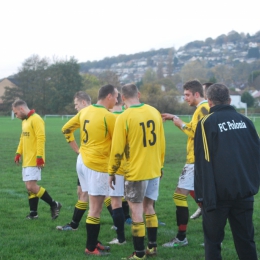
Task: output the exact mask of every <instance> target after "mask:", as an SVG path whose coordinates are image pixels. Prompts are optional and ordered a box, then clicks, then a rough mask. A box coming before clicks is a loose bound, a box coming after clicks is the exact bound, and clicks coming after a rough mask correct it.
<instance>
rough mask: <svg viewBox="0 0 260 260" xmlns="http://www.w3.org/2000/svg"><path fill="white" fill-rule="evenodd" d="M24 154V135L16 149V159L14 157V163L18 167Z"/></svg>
mask: <svg viewBox="0 0 260 260" xmlns="http://www.w3.org/2000/svg"><path fill="white" fill-rule="evenodd" d="M22 154H23V137H22V134H21V136H20V141H19V144H18V147H17V149H16V153H15V157H14V162H15V163H16V164H17V165H18V164H19V163H20V161H21V155H22Z"/></svg>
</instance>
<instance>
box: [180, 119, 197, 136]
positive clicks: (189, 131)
mask: <svg viewBox="0 0 260 260" xmlns="http://www.w3.org/2000/svg"><path fill="white" fill-rule="evenodd" d="M194 118H195V117H194V115H193V117H192V119H191V121H190V122H189V123H185V122H183V123H184V124H185V125H186V127H185V128H184V129H183V130H182V131H183V133H185V134H186V135H187V136H188V137H194V135H195V131H196V127H197V124H198V121H197V120H194Z"/></svg>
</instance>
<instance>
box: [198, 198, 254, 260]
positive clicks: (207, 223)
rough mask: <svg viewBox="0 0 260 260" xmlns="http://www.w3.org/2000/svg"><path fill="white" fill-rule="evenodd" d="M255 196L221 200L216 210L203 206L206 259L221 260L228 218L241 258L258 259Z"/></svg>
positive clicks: (247, 259)
mask: <svg viewBox="0 0 260 260" xmlns="http://www.w3.org/2000/svg"><path fill="white" fill-rule="evenodd" d="M253 205H254V201H253V197H251V198H249V199H246V200H234V201H220V202H218V203H217V208H216V210H214V211H210V212H206V211H205V209H204V208H203V207H202V216H203V223H202V225H203V231H204V244H205V260H219V259H222V257H221V242H222V241H223V239H224V235H225V231H224V229H225V226H226V223H227V219H228V221H229V225H230V228H231V231H232V235H233V239H234V244H235V248H236V251H237V254H238V257H239V259H240V260H249V259H250V260H257V254H256V246H255V241H254V226H253V220H252V217H253Z"/></svg>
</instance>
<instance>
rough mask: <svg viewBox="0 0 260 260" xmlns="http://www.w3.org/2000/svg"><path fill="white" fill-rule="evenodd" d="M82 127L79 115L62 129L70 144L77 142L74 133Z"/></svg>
mask: <svg viewBox="0 0 260 260" xmlns="http://www.w3.org/2000/svg"><path fill="white" fill-rule="evenodd" d="M79 127H80V122H79V113H78V114H77V115H75V116H74V117H72V118H71V119H70V120H69V121H68V122H67V123H66V124H65V125H64V126H63V127H62V129H61V131H62V133H63V134H64V136H65V138H66V140H67V142H68V143H70V142H72V141H74V140H75V137H74V132H75V130H76V129H78V128H79Z"/></svg>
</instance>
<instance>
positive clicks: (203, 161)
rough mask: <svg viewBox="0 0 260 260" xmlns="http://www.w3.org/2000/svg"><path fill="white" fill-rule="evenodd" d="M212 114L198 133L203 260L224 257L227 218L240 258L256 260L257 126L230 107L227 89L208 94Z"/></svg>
mask: <svg viewBox="0 0 260 260" xmlns="http://www.w3.org/2000/svg"><path fill="white" fill-rule="evenodd" d="M207 97H208V102H209V106H210V113H209V115H207V116H205V117H204V118H203V119H202V120H201V121H200V122H199V124H198V126H197V129H196V134H195V142H194V153H195V179H194V187H195V196H196V201H197V202H201V203H202V205H203V207H202V211H203V212H202V216H203V230H204V243H205V259H206V260H209V259H210V260H215V259H222V258H221V242H222V241H223V239H224V228H225V225H226V221H227V219H228V220H229V224H230V227H231V231H232V234H233V239H234V243H235V247H236V251H237V254H238V256H239V259H240V260H241V259H244V260H248V259H250V260H256V259H257V254H256V246H255V242H254V226H253V220H252V216H253V204H254V197H253V196H254V195H255V194H256V193H257V192H258V189H259V183H260V160H259V159H260V144H259V137H258V134H257V132H256V129H255V127H254V125H253V123H252V122H251V121H250V120H249V119H248V118H247V117H245V116H243V115H241V114H239V113H237V112H236V110H235V109H234V108H233V107H232V106H230V101H231V100H230V96H229V90H228V88H227V87H226V86H225V85H223V84H213V85H212V86H210V87H209V89H208V90H207Z"/></svg>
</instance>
